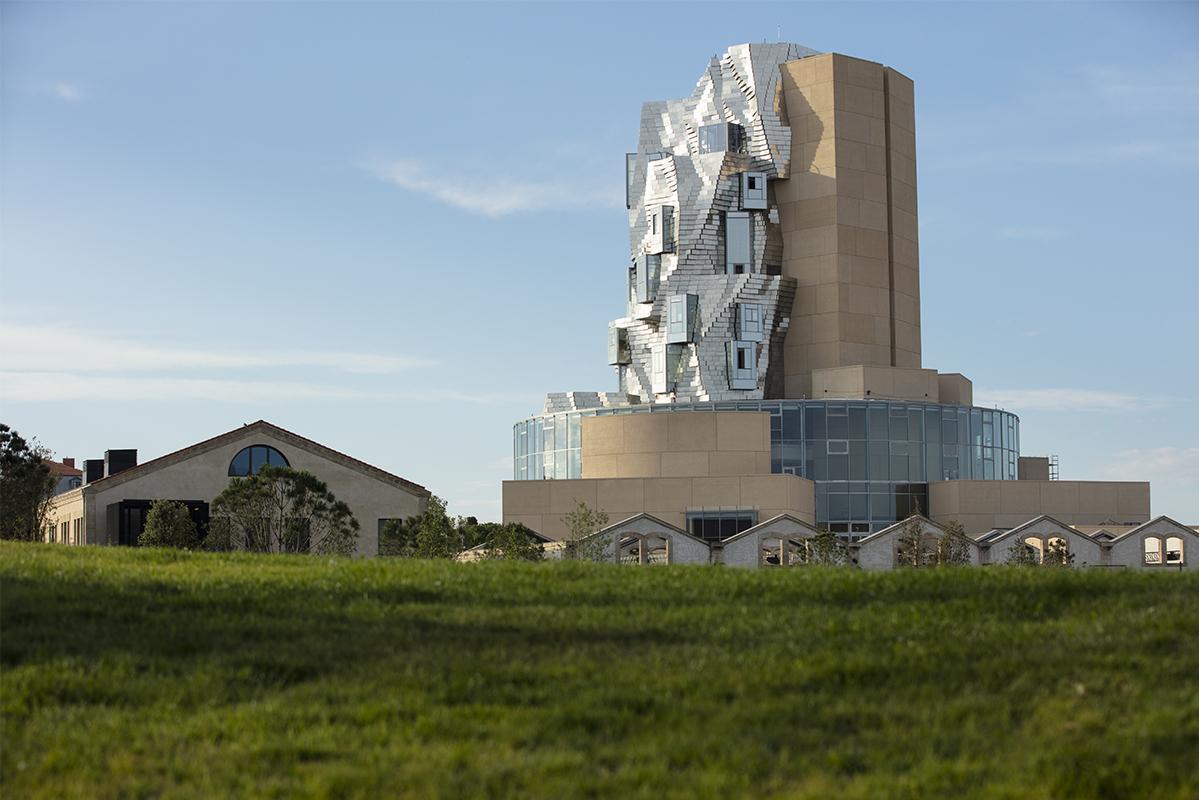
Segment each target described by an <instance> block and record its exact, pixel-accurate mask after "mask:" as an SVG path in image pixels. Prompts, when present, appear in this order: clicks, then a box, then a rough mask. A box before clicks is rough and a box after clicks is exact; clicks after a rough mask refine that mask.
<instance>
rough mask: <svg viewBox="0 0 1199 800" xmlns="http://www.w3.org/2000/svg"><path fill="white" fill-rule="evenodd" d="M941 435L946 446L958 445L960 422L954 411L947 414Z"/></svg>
mask: <svg viewBox="0 0 1199 800" xmlns="http://www.w3.org/2000/svg"><path fill="white" fill-rule="evenodd" d="M941 433H942V434H943V436H944V439H945V443H946V444H957V441H958V420H957V415H956V414H954V413H953V412H952V411H947V412H945V417H944V419H942V420H941Z"/></svg>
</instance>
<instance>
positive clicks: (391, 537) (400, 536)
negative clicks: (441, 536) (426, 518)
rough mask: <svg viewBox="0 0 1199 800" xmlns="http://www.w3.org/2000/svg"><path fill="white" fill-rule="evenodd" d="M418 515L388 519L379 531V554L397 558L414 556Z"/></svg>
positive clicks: (418, 521)
mask: <svg viewBox="0 0 1199 800" xmlns="http://www.w3.org/2000/svg"><path fill="white" fill-rule="evenodd" d="M419 524H420V517H419V516H413V517H409V518H408V519H389V520H388V521H387V522H385V523H383V529H382V530H380V531H379V555H381V556H394V557H397V558H414V557H415V556H416V531H417V526H418V525H419Z"/></svg>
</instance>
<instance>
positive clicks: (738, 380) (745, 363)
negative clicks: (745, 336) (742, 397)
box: [726, 341, 758, 389]
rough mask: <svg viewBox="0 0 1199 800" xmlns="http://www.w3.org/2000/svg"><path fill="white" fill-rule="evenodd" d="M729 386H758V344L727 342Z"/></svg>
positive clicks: (733, 387) (749, 387)
mask: <svg viewBox="0 0 1199 800" xmlns="http://www.w3.org/2000/svg"><path fill="white" fill-rule="evenodd" d="M726 344H727V347H728V355H729V388H730V389H757V388H758V346H757V345H756V344H755V343H754V342H742V341H733V342H727V343H726Z"/></svg>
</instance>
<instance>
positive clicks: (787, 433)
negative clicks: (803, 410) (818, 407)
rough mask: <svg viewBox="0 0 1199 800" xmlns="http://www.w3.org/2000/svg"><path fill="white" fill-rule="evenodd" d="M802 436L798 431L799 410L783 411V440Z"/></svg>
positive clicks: (785, 409)
mask: <svg viewBox="0 0 1199 800" xmlns="http://www.w3.org/2000/svg"><path fill="white" fill-rule="evenodd" d="M802 436H803V432H802V430H801V429H800V410H799V409H798V408H784V409H783V438H784V439H799V438H801V437H802Z"/></svg>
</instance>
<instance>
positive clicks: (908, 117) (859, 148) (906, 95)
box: [772, 53, 920, 397]
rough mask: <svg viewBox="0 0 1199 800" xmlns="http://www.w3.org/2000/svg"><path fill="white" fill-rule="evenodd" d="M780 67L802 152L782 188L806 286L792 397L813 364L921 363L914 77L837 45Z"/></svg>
mask: <svg viewBox="0 0 1199 800" xmlns="http://www.w3.org/2000/svg"><path fill="white" fill-rule="evenodd" d="M780 70H781V79H782V90H783V107H784V110H785V114H786V119H787V122H788V124H789V125H790V127H791V148H792V149H791V163H790V165H789V170H788V177H787V179H785V180H778V181H774V182H773V184H772V185H773V186H774V189H775V198H776V201H777V203H778V208H779V214H780V222H781V224H782V229H783V243H784V252H783V274H784V275H786V276H789V277H792V278H795V279H796V282H797V289H796V296H795V301H794V306H793V309H792V314H791V328H790V330H789V331H788V333H787V339H786V342H785V346H784V369H785V392H786V396H787V397H803V396H811V395H812V384H811V370H813V369H820V368H825V367H838V366H850V365H854V364H867V365H874V366H898V367H919V366H920V285H919V284H920V280H919V253H918V246H917V241H918V236H917V228H916V139H915V128H916V126H915V107H914V98H913V87H912V82H911V81H910V80H908V79H907V78H906V77H904V76H903V75H901V74H900V73H898V72H896V71H894V70H892V69H889V68H886V67H883V66H882V65H881V64H876V63H873V62H869V61H863V60H860V59H856V58H850V57H848V56H843V55H839V54H835V53H831V54H824V55H819V56H811V57H808V58H803V59H799V60H797V61H791V62H788V63H786V64H783V65H782V67H781V68H780Z"/></svg>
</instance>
